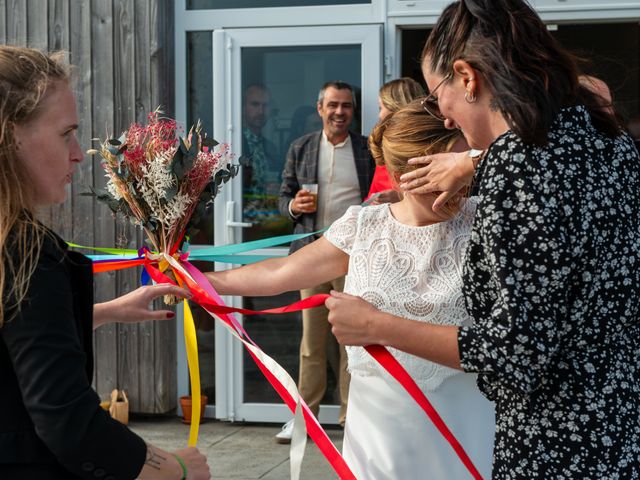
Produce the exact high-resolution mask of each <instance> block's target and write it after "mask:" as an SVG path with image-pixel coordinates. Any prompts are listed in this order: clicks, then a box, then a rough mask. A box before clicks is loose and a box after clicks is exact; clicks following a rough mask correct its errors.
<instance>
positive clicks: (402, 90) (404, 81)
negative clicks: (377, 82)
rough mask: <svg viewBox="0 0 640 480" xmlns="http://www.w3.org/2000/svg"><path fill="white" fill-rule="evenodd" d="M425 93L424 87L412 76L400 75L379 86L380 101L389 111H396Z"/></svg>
mask: <svg viewBox="0 0 640 480" xmlns="http://www.w3.org/2000/svg"><path fill="white" fill-rule="evenodd" d="M425 95H426V92H425V91H424V88H422V85H420V84H419V83H418V82H416V81H415V80H414V79H413V78H409V77H402V78H397V79H395V80H391V81H390V82H387V83H385V84H384V85H382V87H380V91H379V92H378V96H379V97H380V101H381V102H382V104H383V105H384V106H385V107H386V109H387V110H389V111H390V112H397V111H398V110H400V108H402V107H404V106H405V105H406V104H408V103H410V102H412V101H413V100H415V99H416V98H422V97H424V96H425Z"/></svg>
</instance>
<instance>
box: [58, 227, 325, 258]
mask: <svg viewBox="0 0 640 480" xmlns="http://www.w3.org/2000/svg"><path fill="white" fill-rule="evenodd" d="M325 230H326V228H325V229H322V230H318V231H317V232H311V233H299V234H293V235H280V236H277V237H270V238H263V239H261V240H252V241H250V242H243V243H235V244H232V245H220V246H198V245H190V247H189V250H188V251H189V260H195V261H204V262H220V263H232V264H235V265H247V264H250V263H255V262H259V261H262V260H267V259H269V258H279V257H281V255H241V254H244V253H245V252H251V251H253V250H259V249H263V248H270V247H275V246H278V245H283V244H285V243H290V242H294V241H296V240H301V239H303V238H306V237H309V236H311V235H316V234H320V233H322V232H324V231H325ZM67 245H69V246H70V247H72V248H77V249H82V250H92V251H94V252H101V253H103V254H106V255H88V257H89V258H91V259H92V260H114V257H120V258H122V259H123V260H126V259H130V258H138V250H132V249H126V248H104V247H87V246H85V245H78V244H76V243H71V242H67Z"/></svg>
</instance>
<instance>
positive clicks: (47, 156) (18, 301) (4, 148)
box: [0, 46, 210, 480]
mask: <svg viewBox="0 0 640 480" xmlns="http://www.w3.org/2000/svg"><path fill="white" fill-rule="evenodd" d="M0 98H2V102H0V205H2V209H0V256H1V257H2V258H1V260H0V290H1V291H2V302H1V303H0V478H2V479H3V480H14V479H15V480H18V479H20V480H23V479H40V480H63V479H64V480H69V479H95V478H122V479H133V478H140V479H159V480H163V479H167V480H178V479H186V478H187V476H188V478H189V479H198V480H200V479H202V480H204V479H208V478H210V475H209V466H208V465H207V461H206V458H205V457H204V456H203V455H202V454H201V453H199V452H198V450H196V449H195V448H188V449H184V450H181V451H179V452H176V453H175V454H170V453H168V452H165V451H163V450H160V449H158V448H156V447H154V446H152V445H148V444H145V442H144V441H143V440H142V439H141V438H140V437H138V436H137V435H135V434H134V433H133V432H131V431H130V430H128V429H127V428H126V427H125V426H124V425H121V424H120V423H118V422H117V421H115V420H113V419H112V418H111V417H110V416H109V415H108V413H107V412H105V411H103V410H102V409H101V408H100V406H99V402H100V399H99V397H98V395H97V394H96V393H95V392H94V391H93V390H92V388H91V379H92V376H93V351H92V329H93V328H96V327H98V326H100V325H103V324H105V323H110V322H133V321H140V320H144V319H147V320H150V319H163V318H170V317H171V316H172V315H173V313H172V312H169V311H157V312H152V311H149V310H148V309H147V306H148V305H149V303H150V302H151V301H152V300H153V299H154V298H156V297H158V296H162V295H164V294H173V295H178V296H185V295H187V293H188V292H186V291H184V290H182V289H179V288H176V287H172V286H170V285H156V286H153V287H142V288H139V289H138V290H136V291H134V292H132V293H130V294H128V295H125V296H123V297H120V298H118V299H116V300H112V301H111V302H107V303H102V304H96V305H95V306H94V305H93V274H92V268H91V261H90V260H89V259H88V258H86V257H85V256H84V255H81V254H79V253H76V252H70V251H68V250H67V246H66V244H65V242H64V241H63V240H62V239H61V238H60V237H58V236H57V235H56V234H55V233H54V232H53V231H51V230H49V229H48V228H46V227H45V226H44V225H42V224H41V223H39V222H37V221H36V220H35V219H34V218H35V211H36V209H37V208H41V207H49V206H51V205H54V204H58V203H62V202H64V200H65V198H66V196H67V186H68V184H69V183H70V182H71V178H72V176H73V173H74V170H75V168H76V167H77V165H78V164H79V163H80V162H81V161H82V159H83V155H82V151H81V149H80V145H79V143H78V139H77V138H76V129H77V128H78V115H77V111H76V101H75V97H74V94H73V92H72V91H71V87H70V79H69V72H68V69H67V67H66V66H65V65H64V64H62V63H61V62H60V61H58V59H57V58H56V57H55V56H47V55H44V54H43V53H41V52H38V51H36V50H32V49H28V48H20V47H10V46H0Z"/></svg>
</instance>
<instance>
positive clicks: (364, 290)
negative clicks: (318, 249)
mask: <svg viewBox="0 0 640 480" xmlns="http://www.w3.org/2000/svg"><path fill="white" fill-rule="evenodd" d="M476 204H477V199H476V198H475V197H474V198H471V199H468V200H467V201H466V202H465V203H464V205H463V207H462V210H461V211H460V213H459V214H458V215H456V216H455V217H454V218H452V219H451V220H449V221H447V222H442V223H436V224H433V225H428V226H424V227H415V226H410V225H404V224H402V223H400V222H399V221H398V220H396V219H395V218H394V217H393V215H392V214H391V211H390V210H389V204H382V205H376V206H370V207H365V208H363V207H360V206H354V207H350V208H349V209H348V210H347V212H346V213H345V214H344V215H343V216H342V217H341V218H340V219H339V220H337V221H335V222H334V223H333V225H331V227H330V228H329V230H327V232H325V234H324V237H325V238H326V239H327V240H328V241H329V242H331V243H332V244H333V245H335V246H336V247H338V248H340V249H341V250H343V251H344V252H345V253H347V254H348V255H349V256H350V259H349V273H348V275H347V277H346V282H345V287H344V291H345V292H346V293H349V294H351V295H356V296H358V297H361V298H363V299H365V300H366V301H368V302H369V303H371V304H372V305H374V306H375V307H376V308H378V309H380V310H382V311H385V312H388V313H391V314H393V315H397V316H400V317H404V318H409V319H412V320H419V321H423V322H429V323H434V324H440V325H463V324H465V325H467V324H470V323H471V318H470V317H469V315H468V314H467V310H466V308H465V301H464V297H463V295H462V291H461V288H462V266H463V261H464V256H465V250H466V248H467V244H468V241H469V235H470V232H471V226H472V224H473V217H474V213H475V209H476ZM389 351H390V352H391V353H392V354H393V356H394V357H396V359H398V361H399V362H400V363H401V364H402V365H403V366H404V367H405V368H406V369H407V371H408V373H409V374H410V375H411V377H412V378H413V379H414V380H415V381H416V383H418V385H419V386H420V387H421V388H423V389H426V390H434V389H436V388H438V386H439V385H440V384H441V383H442V381H443V380H444V379H445V378H447V377H450V376H452V375H455V374H456V373H460V372H459V371H458V370H454V369H452V368H448V367H444V366H441V365H438V364H436V363H433V362H430V361H427V360H423V359H420V358H418V357H416V356H413V355H410V354H408V353H404V352H401V351H399V350H396V349H394V348H389ZM347 353H348V357H349V371H350V372H351V373H352V374H356V375H377V376H379V375H382V374H384V375H386V372H384V371H383V369H382V367H380V366H379V365H378V363H377V362H376V361H375V360H374V359H373V358H372V357H371V356H370V355H369V354H368V353H367V352H366V350H364V349H363V348H362V347H347Z"/></svg>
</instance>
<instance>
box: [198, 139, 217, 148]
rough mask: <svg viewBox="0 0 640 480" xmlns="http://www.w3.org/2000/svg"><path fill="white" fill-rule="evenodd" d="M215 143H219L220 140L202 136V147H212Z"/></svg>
mask: <svg viewBox="0 0 640 480" xmlns="http://www.w3.org/2000/svg"><path fill="white" fill-rule="evenodd" d="M216 145H220V142H218V141H216V140H214V139H213V138H211V137H204V138H203V139H202V146H203V147H207V148H213V147H215V146H216Z"/></svg>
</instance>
